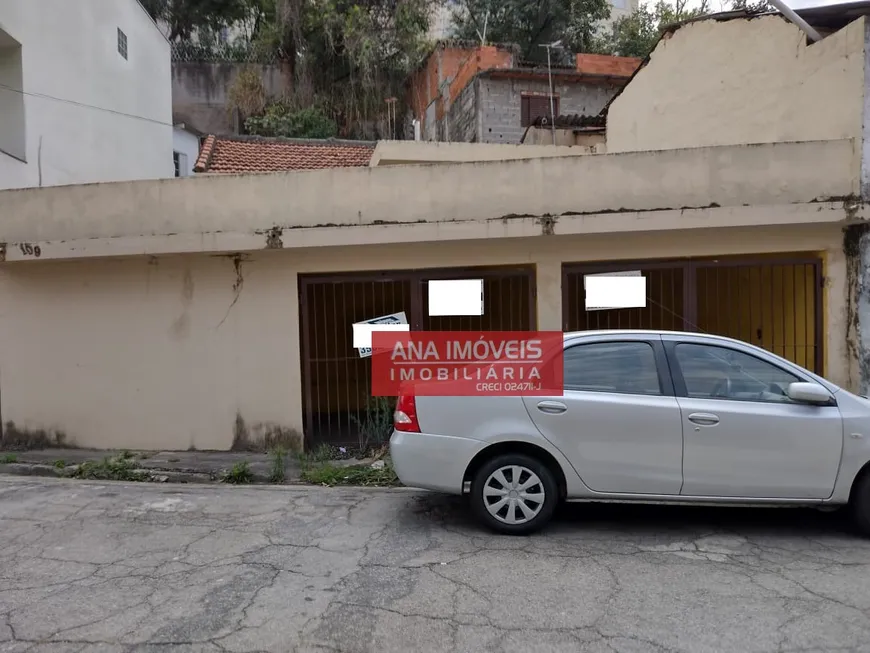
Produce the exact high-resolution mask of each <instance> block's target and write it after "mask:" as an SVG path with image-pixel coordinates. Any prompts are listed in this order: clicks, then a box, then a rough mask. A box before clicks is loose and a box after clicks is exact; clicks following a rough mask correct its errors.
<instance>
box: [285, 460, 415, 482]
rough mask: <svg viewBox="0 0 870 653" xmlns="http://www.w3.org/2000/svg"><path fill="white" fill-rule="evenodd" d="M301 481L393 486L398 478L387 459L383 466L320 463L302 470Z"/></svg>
mask: <svg viewBox="0 0 870 653" xmlns="http://www.w3.org/2000/svg"><path fill="white" fill-rule="evenodd" d="M302 481H303V482H305V483H312V484H314V485H329V486H332V485H365V486H380V487H394V486H396V485H400V483H399V478H398V477H397V476H396V472H395V471H394V470H393V466H392V465H391V464H390V462H389V461H388V460H386V461H384V466H383V467H372V466H371V465H351V466H349V467H339V466H338V465H335V464H333V463H329V462H326V463H320V464H318V465H312V466H310V467H307V468H306V469H303V470H302Z"/></svg>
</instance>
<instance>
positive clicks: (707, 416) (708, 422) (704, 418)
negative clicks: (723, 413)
mask: <svg viewBox="0 0 870 653" xmlns="http://www.w3.org/2000/svg"><path fill="white" fill-rule="evenodd" d="M689 421H690V422H692V423H693V424H698V425H700V426H716V425H717V424H718V423H719V417H718V416H717V415H713V414H711V413H692V414H691V415H689Z"/></svg>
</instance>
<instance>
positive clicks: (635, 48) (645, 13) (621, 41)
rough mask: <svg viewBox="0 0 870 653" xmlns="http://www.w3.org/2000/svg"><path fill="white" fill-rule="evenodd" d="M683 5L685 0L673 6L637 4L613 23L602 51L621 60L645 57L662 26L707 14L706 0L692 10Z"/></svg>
mask: <svg viewBox="0 0 870 653" xmlns="http://www.w3.org/2000/svg"><path fill="white" fill-rule="evenodd" d="M687 5H688V1H687V0H675V2H674V4H671V3H669V2H666V1H665V0H659V1H658V2H656V4H655V5H649V4H646V5H640V6H639V7H638V8H637V9H636V10H635V11H633V12H632V13H631V14H630V15H629V16H625V17H623V18H619V19H617V20H616V21H615V22H614V24H613V27H612V28H611V30H610V33H609V34H608V35H607V36H606V37H605V44H604V48H603V49H605V50H606V51H610V52H612V53H613V54H618V55H620V56H623V57H640V58H643V57H646V56H647V55H648V54H649V53H650V52H651V51H652V49H653V48H654V47H655V46H656V43H658V41H659V39H660V38H661V36H662V33H663V32H664V30H665V28H666V27H668V26H669V25H673V24H674V23H678V22H680V21H682V20H686V19H688V18H694V17H696V16H703V15H704V14H708V13H710V8H709V5H708V3H707V0H702V2H701V4H700V5H699V6H698V7H696V8H694V9H689V8H687Z"/></svg>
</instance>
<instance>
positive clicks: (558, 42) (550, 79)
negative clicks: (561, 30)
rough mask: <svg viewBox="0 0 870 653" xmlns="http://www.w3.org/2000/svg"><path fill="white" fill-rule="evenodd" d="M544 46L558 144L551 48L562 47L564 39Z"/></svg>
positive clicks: (554, 130) (551, 129) (552, 114)
mask: <svg viewBox="0 0 870 653" xmlns="http://www.w3.org/2000/svg"><path fill="white" fill-rule="evenodd" d="M541 47H542V48H547V79H548V80H549V84H550V131H551V132H552V134H553V145H555V144H556V103H555V101H554V100H553V66H552V63H551V62H550V49H551V48H561V47H562V41H561V40H560V41H555V42H553V43H545V44H544V45H542V46H541Z"/></svg>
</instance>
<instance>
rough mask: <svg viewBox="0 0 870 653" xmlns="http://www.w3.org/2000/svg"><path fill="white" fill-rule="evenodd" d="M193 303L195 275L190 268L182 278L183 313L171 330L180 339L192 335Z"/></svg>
mask: <svg viewBox="0 0 870 653" xmlns="http://www.w3.org/2000/svg"><path fill="white" fill-rule="evenodd" d="M192 304H193V275H192V274H191V272H190V268H187V269H186V270H185V271H184V276H183V277H182V280H181V315H179V316H178V318H177V319H176V320H175V321H174V322H173V323H172V326H171V327H170V328H169V332H170V333H171V334H172V336H173V337H174V338H176V339H178V340H183V339H184V338H186V337H187V336H189V335H190V307H191V305H192Z"/></svg>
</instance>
